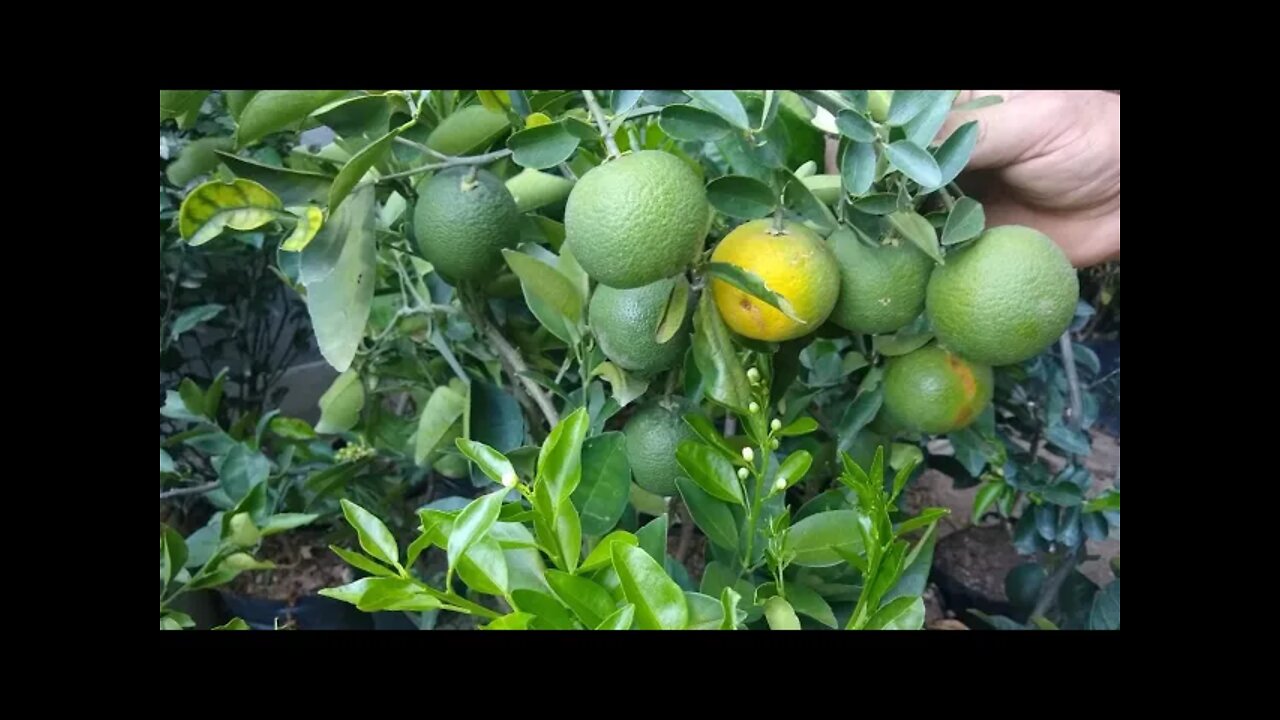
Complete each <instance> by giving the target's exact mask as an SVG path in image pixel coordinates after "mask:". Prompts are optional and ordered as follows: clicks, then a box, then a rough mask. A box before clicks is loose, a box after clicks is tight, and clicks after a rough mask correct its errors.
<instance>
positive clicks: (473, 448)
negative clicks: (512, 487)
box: [454, 438, 516, 492]
mask: <svg viewBox="0 0 1280 720" xmlns="http://www.w3.org/2000/svg"><path fill="white" fill-rule="evenodd" d="M454 444H456V445H457V446H458V449H459V450H461V451H462V454H463V455H466V456H467V458H469V459H470V460H471V462H473V463H475V464H476V467H478V468H480V471H481V472H483V473H484V474H485V475H487V476H488V477H489V479H490V480H492V481H494V482H496V483H498V484H499V485H502V484H503V482H502V479H503V478H504V477H506V478H510V477H515V476H516V470H515V467H513V466H512V465H511V461H510V460H508V459H507V457H506V456H505V455H503V454H502V453H500V452H498V451H497V450H494V449H493V448H491V447H489V446H488V445H486V444H484V443H482V442H476V441H474V440H468V439H466V438H457V439H456V440H454ZM504 492H505V489H504Z"/></svg>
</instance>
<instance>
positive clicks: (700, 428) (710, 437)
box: [684, 412, 747, 465]
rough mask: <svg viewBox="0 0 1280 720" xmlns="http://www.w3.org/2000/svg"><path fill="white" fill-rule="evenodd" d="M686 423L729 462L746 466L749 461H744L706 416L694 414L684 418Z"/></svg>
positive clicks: (698, 413)
mask: <svg viewBox="0 0 1280 720" xmlns="http://www.w3.org/2000/svg"><path fill="white" fill-rule="evenodd" d="M684 422H685V424H686V425H688V426H689V427H690V428H691V429H692V430H693V432H694V433H695V434H696V435H697V436H698V437H700V438H702V441H703V442H705V443H707V444H708V445H710V446H711V447H713V448H715V449H716V450H719V451H720V454H721V455H724V456H725V458H726V459H727V460H729V461H730V462H733V463H735V464H737V465H745V464H746V462H747V461H746V460H743V459H742V454H741V453H739V452H738V451H737V450H735V449H734V448H733V447H732V446H731V445H729V443H728V441H726V440H725V439H724V438H723V437H722V436H721V435H720V431H719V430H716V428H715V426H714V425H712V424H711V421H710V420H708V419H707V417H706V416H705V415H703V414H702V413H700V412H692V413H689V414H687V415H685V416H684Z"/></svg>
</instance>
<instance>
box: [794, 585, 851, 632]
mask: <svg viewBox="0 0 1280 720" xmlns="http://www.w3.org/2000/svg"><path fill="white" fill-rule="evenodd" d="M787 601H788V602H790V604H791V607H793V608H795V611H796V612H798V613H800V614H801V615H805V616H808V617H811V618H813V619H814V620H817V621H818V622H820V623H822V624H823V625H826V626H827V627H829V628H831V629H833V630H834V629H836V628H837V627H839V624H838V623H837V622H836V616H835V613H833V612H832V611H831V606H830V605H829V604H827V601H826V600H824V599H823V598H822V596H821V595H819V594H818V593H817V592H815V591H814V590H813V589H812V588H809V587H806V586H804V585H802V584H801V583H798V582H795V583H792V582H789V583H787Z"/></svg>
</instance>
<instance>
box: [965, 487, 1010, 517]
mask: <svg viewBox="0 0 1280 720" xmlns="http://www.w3.org/2000/svg"><path fill="white" fill-rule="evenodd" d="M1005 487H1006V486H1005V484H1004V483H1003V482H1000V481H999V480H996V481H992V482H988V483H986V484H984V485H983V486H982V487H980V488H978V494H977V495H975V496H974V498H973V515H972V516H971V517H970V518H969V522H970V523H972V524H974V525H977V524H978V521H979V520H981V519H982V516H983V515H985V514H986V512H987V508H989V507H991V505H992V504H993V503H994V502H995V501H996V499H997V498H999V497H1000V493H1002V492H1004V489H1005Z"/></svg>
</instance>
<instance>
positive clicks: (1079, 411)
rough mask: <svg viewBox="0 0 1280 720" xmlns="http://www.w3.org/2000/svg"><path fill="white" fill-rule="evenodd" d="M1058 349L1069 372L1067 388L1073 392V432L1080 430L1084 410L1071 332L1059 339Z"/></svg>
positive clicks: (1071, 420) (1071, 423)
mask: <svg viewBox="0 0 1280 720" xmlns="http://www.w3.org/2000/svg"><path fill="white" fill-rule="evenodd" d="M1058 347H1060V348H1062V364H1063V366H1065V368H1066V371H1067V387H1068V388H1069V389H1070V390H1071V418H1070V419H1069V421H1068V422H1069V423H1070V427H1071V429H1072V430H1079V429H1080V421H1081V415H1083V414H1084V410H1083V403H1082V402H1081V399H1080V376H1079V375H1078V374H1077V373H1076V353H1075V348H1073V347H1072V346H1071V331H1070V330H1068V331H1066V332H1064V333H1062V337H1060V338H1058Z"/></svg>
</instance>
